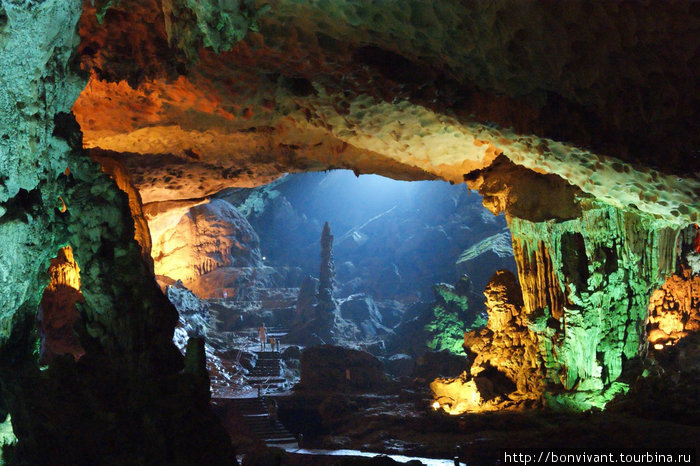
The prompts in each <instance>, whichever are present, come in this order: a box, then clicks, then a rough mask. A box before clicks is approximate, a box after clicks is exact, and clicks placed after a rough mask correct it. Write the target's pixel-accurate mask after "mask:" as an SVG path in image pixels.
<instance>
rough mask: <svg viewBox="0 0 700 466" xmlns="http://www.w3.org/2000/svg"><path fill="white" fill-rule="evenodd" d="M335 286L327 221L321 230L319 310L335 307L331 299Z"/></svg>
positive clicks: (331, 237) (330, 238) (331, 243)
mask: <svg viewBox="0 0 700 466" xmlns="http://www.w3.org/2000/svg"><path fill="white" fill-rule="evenodd" d="M334 288H335V262H334V261H333V235H331V227H330V225H328V222H326V223H324V224H323V231H322V232H321V269H320V272H319V278H318V295H317V300H318V304H317V305H318V307H319V308H320V309H321V311H322V312H323V311H330V310H332V309H333V308H335V307H336V304H335V302H334V301H333V289H334Z"/></svg>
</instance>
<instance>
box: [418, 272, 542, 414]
mask: <svg viewBox="0 0 700 466" xmlns="http://www.w3.org/2000/svg"><path fill="white" fill-rule="evenodd" d="M484 296H485V297H486V312H487V314H488V323H487V325H486V328H483V329H480V330H473V331H470V332H465V334H464V348H465V350H466V351H467V353H468V354H470V355H471V356H472V358H473V359H472V361H471V367H470V369H469V370H468V371H465V372H464V373H463V374H461V375H460V376H459V377H457V378H454V379H446V378H438V379H435V380H434V381H433V382H432V383H431V384H430V388H431V390H432V391H433V395H434V398H435V400H436V401H437V402H438V403H439V405H440V407H441V408H442V409H443V410H445V411H446V412H448V413H450V414H461V413H463V412H478V411H490V410H495V409H503V408H506V407H518V406H521V404H520V403H522V402H525V401H526V400H531V401H528V402H529V403H531V402H532V401H535V402H537V401H538V400H540V398H541V397H542V395H543V392H544V375H545V373H544V365H543V364H544V362H543V359H542V357H541V356H540V354H539V348H538V345H539V342H538V338H537V336H536V335H535V334H534V333H533V332H532V331H531V330H530V329H529V328H528V324H529V320H528V317H529V316H528V314H527V312H526V310H525V307H524V306H523V299H522V295H521V292H520V288H519V286H518V283H517V281H516V278H515V276H514V275H513V274H512V273H510V272H508V271H506V270H500V271H498V272H496V274H495V275H494V276H493V278H491V281H490V282H489V284H488V286H487V287H486V290H485V291H484Z"/></svg>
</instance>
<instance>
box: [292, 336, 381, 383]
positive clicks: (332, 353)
mask: <svg viewBox="0 0 700 466" xmlns="http://www.w3.org/2000/svg"><path fill="white" fill-rule="evenodd" d="M386 383H387V380H386V375H385V374H384V367H383V366H382V363H381V362H379V360H377V358H375V357H374V356H372V355H371V354H369V353H365V352H364V351H358V350H354V349H350V348H342V347H340V346H332V345H321V346H312V347H310V348H307V349H305V350H304V351H303V352H302V353H301V381H300V382H299V384H298V385H297V386H295V388H294V389H295V390H315V391H324V392H373V391H377V390H380V389H382V388H385V387H386Z"/></svg>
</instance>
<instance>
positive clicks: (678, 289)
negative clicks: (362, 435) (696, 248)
mask: <svg viewBox="0 0 700 466" xmlns="http://www.w3.org/2000/svg"><path fill="white" fill-rule="evenodd" d="M648 330H649V332H648V334H649V343H650V344H652V345H653V346H654V349H657V350H660V349H662V348H663V347H664V346H666V345H673V344H675V343H677V342H678V341H679V340H680V339H682V338H685V337H687V336H688V335H689V334H690V333H697V332H700V276H699V275H693V273H692V271H691V270H690V269H689V268H685V267H684V268H683V269H682V273H681V274H674V275H671V276H670V277H668V278H667V279H666V281H665V282H664V284H663V285H662V286H661V287H660V288H658V289H657V290H654V292H653V293H652V294H651V298H650V299H649V324H648Z"/></svg>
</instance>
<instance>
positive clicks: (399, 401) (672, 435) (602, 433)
mask: <svg viewBox="0 0 700 466" xmlns="http://www.w3.org/2000/svg"><path fill="white" fill-rule="evenodd" d="M428 397H429V394H428V393H426V391H425V390H422V389H420V387H416V389H408V388H402V389H400V391H399V393H393V394H371V395H366V394H365V395H350V394H337V393H335V394H329V393H324V392H316V393H304V394H298V393H295V394H292V395H290V396H285V397H280V398H279V399H278V400H279V406H280V411H279V416H280V419H281V420H282V421H283V422H284V423H285V425H286V426H287V427H288V428H289V429H290V430H292V431H299V433H303V434H304V436H303V439H304V440H303V447H304V448H314V449H328V450H336V449H352V450H361V451H369V452H376V453H377V454H380V453H383V454H396V453H399V454H402V455H407V456H417V457H428V458H445V459H447V458H453V457H454V456H455V454H459V455H460V459H462V461H467V464H495V463H496V460H497V458H498V454H499V449H501V448H504V447H509V448H544V447H578V448H624V447H646V448H653V447H657V448H659V447H679V448H682V447H684V448H688V447H689V446H692V445H697V443H698V440H700V425H699V424H698V418H697V417H695V418H694V419H692V418H688V417H687V416H683V415H681V414H680V413H678V416H679V417H678V418H676V420H665V419H661V418H658V417H654V416H643V417H642V416H640V415H639V414H636V413H633V412H624V411H623V412H616V411H611V412H595V413H576V414H571V413H567V414H564V413H554V412H548V411H524V412H511V411H504V412H492V413H479V414H464V415H460V416H448V415H444V414H441V413H440V412H436V411H433V410H432V409H431V408H430V407H429V403H430V400H429V398H428ZM226 401H227V400H221V399H219V400H214V405H215V410H216V412H217V413H218V414H219V416H221V417H222V420H223V422H224V425H225V426H226V428H227V429H228V431H229V433H230V434H231V436H232V439H233V441H234V443H236V444H237V446H238V448H239V452H240V453H244V454H245V455H246V457H245V458H246V460H245V461H244V464H274V463H266V461H268V460H269V459H270V458H274V457H276V456H284V457H285V459H284V463H283V464H332V463H333V461H335V460H331V459H329V458H325V459H324V458H317V459H315V461H317V462H315V463H309V461H310V459H309V457H308V455H304V457H303V458H297V459H295V458H294V455H290V453H284V452H283V451H282V450H278V449H273V448H266V447H264V445H263V444H261V443H259V442H258V443H256V442H255V441H254V440H253V439H251V438H250V437H248V436H247V435H246V433H245V432H241V431H240V427H237V426H240V425H241V423H240V422H236V419H237V416H236V413H235V411H234V410H231V409H228V405H227V402H226ZM458 449H459V453H458ZM326 460H327V461H328V463H326V462H324V461H326ZM336 464H337V463H336ZM349 464H355V463H349Z"/></svg>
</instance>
